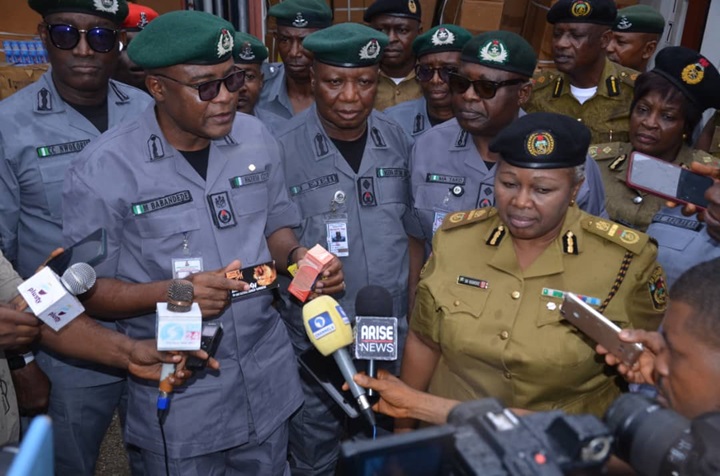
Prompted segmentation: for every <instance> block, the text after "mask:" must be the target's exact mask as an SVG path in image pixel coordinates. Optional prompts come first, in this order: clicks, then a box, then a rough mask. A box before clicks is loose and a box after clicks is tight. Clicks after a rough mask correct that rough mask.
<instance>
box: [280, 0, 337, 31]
mask: <svg viewBox="0 0 720 476" xmlns="http://www.w3.org/2000/svg"><path fill="white" fill-rule="evenodd" d="M268 16H271V17H275V20H276V21H277V24H278V25H280V26H291V27H294V28H327V27H329V26H330V25H332V18H333V13H332V10H331V9H330V7H329V6H328V4H327V3H326V2H325V0H285V1H284V2H280V3H278V4H277V5H273V6H272V7H270V10H268Z"/></svg>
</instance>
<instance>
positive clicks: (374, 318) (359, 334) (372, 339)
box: [355, 286, 398, 398]
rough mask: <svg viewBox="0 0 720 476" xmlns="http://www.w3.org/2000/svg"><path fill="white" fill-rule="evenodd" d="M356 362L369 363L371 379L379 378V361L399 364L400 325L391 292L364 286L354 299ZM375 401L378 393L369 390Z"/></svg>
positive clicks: (377, 287) (376, 287)
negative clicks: (376, 362)
mask: <svg viewBox="0 0 720 476" xmlns="http://www.w3.org/2000/svg"><path fill="white" fill-rule="evenodd" d="M355 312H356V314H357V316H356V318H355V358H356V359H359V360H367V361H368V367H367V371H368V375H369V376H370V377H372V378H375V377H377V368H376V366H375V361H376V360H397V357H398V333H397V332H398V329H397V327H398V321H397V317H393V300H392V296H391V295H390V292H389V291H388V290H387V289H385V288H383V287H380V286H365V287H364V288H362V289H361V290H360V291H358V293H357V296H356V297H355ZM367 393H368V397H370V398H373V397H374V396H375V391H374V390H372V389H369V390H368V392H367Z"/></svg>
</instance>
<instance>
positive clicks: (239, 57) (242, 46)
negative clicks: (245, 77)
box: [233, 31, 268, 64]
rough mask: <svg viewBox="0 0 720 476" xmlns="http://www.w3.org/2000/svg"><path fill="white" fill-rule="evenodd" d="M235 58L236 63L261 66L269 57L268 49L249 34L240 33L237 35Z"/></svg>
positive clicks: (234, 49)
mask: <svg viewBox="0 0 720 476" xmlns="http://www.w3.org/2000/svg"><path fill="white" fill-rule="evenodd" d="M233 57H234V58H235V62H236V63H245V64H248V63H257V64H260V63H262V62H263V61H265V60H266V59H267V57H268V49H267V48H266V47H265V45H264V44H263V42H262V41H260V40H258V39H257V38H255V37H254V36H252V35H251V34H249V33H244V32H242V31H238V32H236V33H235V47H234V48H233Z"/></svg>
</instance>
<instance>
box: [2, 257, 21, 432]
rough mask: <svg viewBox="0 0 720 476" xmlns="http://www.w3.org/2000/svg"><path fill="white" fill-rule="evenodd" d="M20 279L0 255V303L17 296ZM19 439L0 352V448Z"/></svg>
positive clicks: (9, 379) (11, 392)
mask: <svg viewBox="0 0 720 476" xmlns="http://www.w3.org/2000/svg"><path fill="white" fill-rule="evenodd" d="M21 283H22V279H20V276H18V274H17V273H16V272H15V270H14V269H13V267H12V265H11V264H10V262H9V261H8V260H7V259H5V257H4V256H3V255H2V253H0V302H3V303H6V302H8V301H10V300H11V299H12V298H14V297H15V296H17V294H18V291H17V287H18V285H20V284H21ZM19 437H20V413H19V412H18V407H17V396H16V395H15V387H14V386H13V382H12V377H11V375H10V369H9V368H8V364H7V360H6V359H5V354H4V353H3V351H2V350H0V446H2V445H6V444H8V443H15V442H16V441H18V438H19Z"/></svg>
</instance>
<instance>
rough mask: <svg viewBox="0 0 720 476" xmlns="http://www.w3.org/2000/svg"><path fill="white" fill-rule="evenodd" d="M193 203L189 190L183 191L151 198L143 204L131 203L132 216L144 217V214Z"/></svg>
mask: <svg viewBox="0 0 720 476" xmlns="http://www.w3.org/2000/svg"><path fill="white" fill-rule="evenodd" d="M192 201H193V198H192V195H191V194H190V190H183V191H182V192H176V193H173V194H170V195H165V196H164V197H158V198H153V199H151V200H146V201H144V202H139V203H133V204H132V212H133V215H135V216H138V215H144V214H146V213H152V212H156V211H158V210H162V209H164V208H170V207H176V206H178V205H182V204H183V203H190V202H192Z"/></svg>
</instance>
